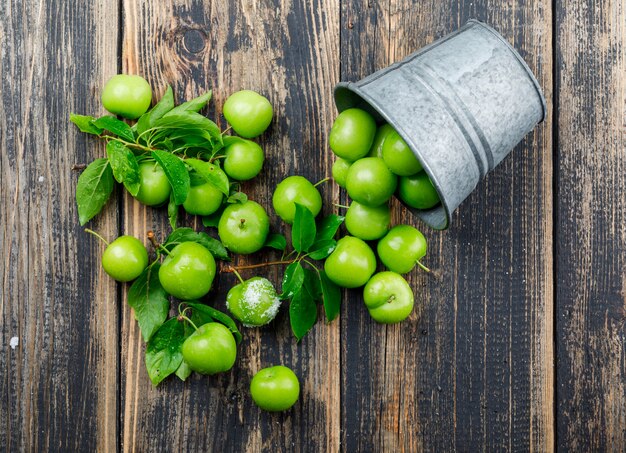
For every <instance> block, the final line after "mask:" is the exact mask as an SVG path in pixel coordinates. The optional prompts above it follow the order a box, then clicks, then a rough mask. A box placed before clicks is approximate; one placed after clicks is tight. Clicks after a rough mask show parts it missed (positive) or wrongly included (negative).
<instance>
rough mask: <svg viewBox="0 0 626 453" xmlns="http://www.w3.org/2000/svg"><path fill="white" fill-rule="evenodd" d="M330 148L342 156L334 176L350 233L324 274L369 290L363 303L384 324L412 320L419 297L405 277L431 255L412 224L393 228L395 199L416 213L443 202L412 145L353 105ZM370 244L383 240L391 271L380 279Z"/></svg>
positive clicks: (382, 254) (380, 246)
mask: <svg viewBox="0 0 626 453" xmlns="http://www.w3.org/2000/svg"><path fill="white" fill-rule="evenodd" d="M329 145H330V148H331V149H332V151H333V153H334V154H335V155H336V156H337V158H336V160H335V162H334V164H333V167H332V174H333V179H334V180H335V181H336V182H337V184H338V185H339V186H341V187H342V188H345V189H346V191H347V192H348V196H349V197H350V198H351V199H352V202H351V204H350V206H349V207H348V211H347V212H346V220H345V225H346V229H347V230H348V233H350V235H351V236H346V237H344V238H342V239H340V240H339V241H338V243H337V248H336V249H335V251H334V252H333V253H332V254H331V255H330V256H329V257H328V258H327V259H326V262H325V264H324V269H325V271H326V274H327V275H328V277H329V278H330V279H331V280H332V281H333V282H335V283H336V284H337V285H339V286H343V287H346V288H358V287H361V286H364V285H365V288H364V290H363V300H364V302H365V305H366V306H367V308H368V310H369V313H370V315H371V316H372V317H373V318H374V319H375V320H376V321H378V322H382V323H395V322H400V321H402V320H404V319H406V318H407V317H408V316H409V315H410V313H411V311H412V309H413V303H414V296H413V292H412V290H411V288H410V286H409V284H408V283H407V281H406V280H405V279H404V278H403V277H402V275H401V274H406V273H408V272H410V271H411V270H412V269H413V268H414V266H415V265H416V264H418V263H419V260H420V259H422V258H423V257H424V256H425V254H426V249H427V244H426V239H425V238H424V236H423V235H422V233H421V232H420V231H419V230H417V229H416V228H414V227H412V226H410V225H397V226H395V227H393V228H392V229H391V230H389V226H390V222H391V212H390V207H389V200H390V199H391V197H392V196H393V195H394V194H397V196H398V197H399V198H400V199H401V200H402V201H403V202H404V203H405V204H407V205H409V206H411V207H413V208H416V209H430V208H433V207H434V206H436V205H437V204H439V203H440V201H439V196H438V194H437V191H436V190H435V188H434V186H433V184H432V182H431V181H430V179H429V178H428V175H427V174H426V173H425V172H424V171H423V169H422V165H421V164H420V162H419V161H418V160H417V158H416V157H415V155H414V154H413V152H412V151H411V149H410V147H409V146H408V145H407V143H406V142H405V141H404V140H403V139H402V137H401V136H400V134H398V133H397V132H396V131H395V130H394V129H393V127H391V126H390V125H389V124H382V125H380V126H377V124H376V121H375V119H374V117H373V116H372V115H370V114H369V113H368V112H366V111H365V110H362V109H358V108H351V109H347V110H344V111H343V112H341V113H340V114H339V116H338V117H337V119H336V120H335V122H334V123H333V126H332V128H331V131H330V136H329ZM366 241H377V244H376V252H377V254H378V257H379V258H380V261H381V262H382V263H383V265H384V266H385V267H386V268H387V269H388V271H385V272H380V273H378V274H375V275H374V272H375V271H376V264H377V261H376V254H375V253H374V251H373V250H372V247H370V245H368V243H367V242H366Z"/></svg>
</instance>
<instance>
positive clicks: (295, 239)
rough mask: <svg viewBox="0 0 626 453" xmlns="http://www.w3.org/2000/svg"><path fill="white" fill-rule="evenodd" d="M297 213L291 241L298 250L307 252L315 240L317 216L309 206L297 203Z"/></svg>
mask: <svg viewBox="0 0 626 453" xmlns="http://www.w3.org/2000/svg"><path fill="white" fill-rule="evenodd" d="M295 205H296V215H295V217H294V219H293V226H292V227H291V243H292V244H293V248H294V249H296V250H297V251H298V252H301V253H302V252H306V251H308V250H309V247H311V245H313V242H314V241H315V231H316V227H315V217H314V216H313V214H312V213H311V211H309V208H307V207H306V206H303V205H301V204H300V203H295Z"/></svg>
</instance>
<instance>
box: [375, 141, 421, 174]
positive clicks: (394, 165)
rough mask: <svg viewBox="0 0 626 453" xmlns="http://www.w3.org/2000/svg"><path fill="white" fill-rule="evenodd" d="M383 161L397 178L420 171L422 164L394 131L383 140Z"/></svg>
mask: <svg viewBox="0 0 626 453" xmlns="http://www.w3.org/2000/svg"><path fill="white" fill-rule="evenodd" d="M383 160H384V161H385V164H387V167H389V169H390V170H391V171H392V172H393V173H395V174H396V175H398V176H411V175H414V174H415V173H418V172H420V171H422V164H420V163H419V161H418V160H417V158H416V157H415V154H413V151H412V150H411V148H409V145H408V144H407V143H406V142H405V141H404V139H403V138H402V137H400V134H398V133H397V132H396V131H393V132H392V133H390V134H389V135H388V136H387V138H386V139H385V143H384V144H383Z"/></svg>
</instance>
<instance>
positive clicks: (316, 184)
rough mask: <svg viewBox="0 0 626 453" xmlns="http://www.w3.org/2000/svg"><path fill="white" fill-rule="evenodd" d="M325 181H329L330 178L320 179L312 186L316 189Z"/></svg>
mask: <svg viewBox="0 0 626 453" xmlns="http://www.w3.org/2000/svg"><path fill="white" fill-rule="evenodd" d="M326 181H330V177H326V178H324V179H322V180H320V181H318V182H316V183H315V184H313V187H317V186H319V185H320V184H324V183H325V182H326Z"/></svg>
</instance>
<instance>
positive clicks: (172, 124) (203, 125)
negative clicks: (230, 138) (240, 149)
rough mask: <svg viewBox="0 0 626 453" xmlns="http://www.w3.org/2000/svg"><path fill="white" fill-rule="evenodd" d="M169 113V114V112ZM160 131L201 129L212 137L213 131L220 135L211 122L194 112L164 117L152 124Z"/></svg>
mask: <svg viewBox="0 0 626 453" xmlns="http://www.w3.org/2000/svg"><path fill="white" fill-rule="evenodd" d="M170 113H171V112H170ZM154 127H155V128H160V129H186V130H190V129H201V130H205V131H207V132H209V134H211V136H212V137H213V136H214V133H215V131H217V133H219V135H222V131H220V128H219V127H218V126H217V124H215V123H214V122H213V121H211V120H210V119H208V118H207V117H206V116H204V115H201V114H199V113H196V112H190V111H182V112H179V113H177V114H173V115H165V116H163V117H162V118H160V119H158V120H157V121H155V123H154Z"/></svg>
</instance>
